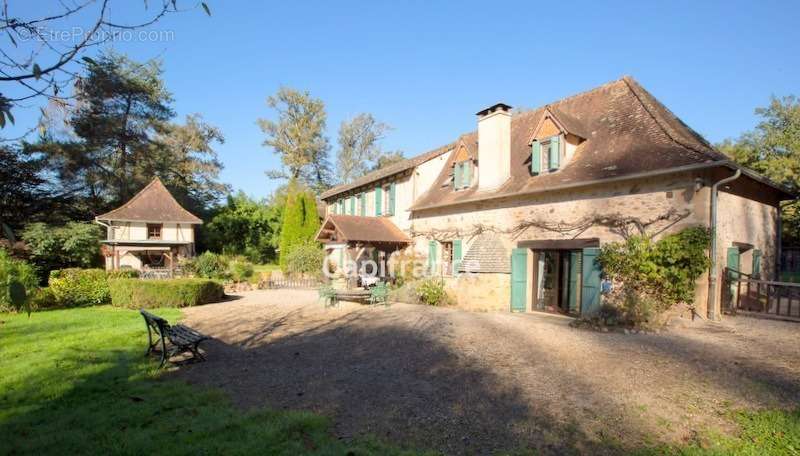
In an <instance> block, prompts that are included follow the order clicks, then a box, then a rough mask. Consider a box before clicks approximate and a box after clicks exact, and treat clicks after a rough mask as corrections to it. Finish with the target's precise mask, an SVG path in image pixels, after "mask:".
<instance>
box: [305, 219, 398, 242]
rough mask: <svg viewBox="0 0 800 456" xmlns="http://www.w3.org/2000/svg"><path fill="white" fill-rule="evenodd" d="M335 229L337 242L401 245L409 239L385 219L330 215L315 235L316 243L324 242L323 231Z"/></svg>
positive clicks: (325, 239)
mask: <svg viewBox="0 0 800 456" xmlns="http://www.w3.org/2000/svg"><path fill="white" fill-rule="evenodd" d="M330 229H335V230H336V231H337V232H338V235H339V236H338V239H337V240H336V241H337V242H376V243H381V242H385V243H403V244H407V243H410V242H411V239H410V238H409V237H408V236H406V234H405V233H403V231H402V230H400V228H398V227H397V226H396V225H395V224H394V223H392V221H391V220H390V219H388V218H386V217H362V216H358V215H334V214H331V215H329V216H328V218H326V219H325V221H324V222H323V223H322V228H320V230H319V232H318V233H317V238H316V239H317V241H321V242H325V241H327V240H328V239H327V238H326V237H325V234H324V233H325V231H326V230H330Z"/></svg>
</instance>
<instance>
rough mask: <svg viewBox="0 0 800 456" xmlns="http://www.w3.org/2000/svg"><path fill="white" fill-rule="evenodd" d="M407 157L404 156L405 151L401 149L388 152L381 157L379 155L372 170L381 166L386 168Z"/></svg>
mask: <svg viewBox="0 0 800 456" xmlns="http://www.w3.org/2000/svg"><path fill="white" fill-rule="evenodd" d="M405 159H406V157H404V156H403V153H402V152H400V151H394V152H386V153H384V154H383V155H381V156H380V157H378V159H377V160H375V165H374V166H373V167H372V169H371V170H370V171H375V170H378V169H381V168H385V167H387V166H389V165H393V164H395V163H398V162H401V161H403V160H405Z"/></svg>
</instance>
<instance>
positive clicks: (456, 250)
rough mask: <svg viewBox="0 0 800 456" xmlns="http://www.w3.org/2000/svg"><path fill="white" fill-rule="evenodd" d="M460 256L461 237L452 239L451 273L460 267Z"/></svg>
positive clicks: (455, 273) (456, 272)
mask: <svg viewBox="0 0 800 456" xmlns="http://www.w3.org/2000/svg"><path fill="white" fill-rule="evenodd" d="M461 258H462V257H461V239H456V240H454V241H453V275H457V274H458V270H459V269H461Z"/></svg>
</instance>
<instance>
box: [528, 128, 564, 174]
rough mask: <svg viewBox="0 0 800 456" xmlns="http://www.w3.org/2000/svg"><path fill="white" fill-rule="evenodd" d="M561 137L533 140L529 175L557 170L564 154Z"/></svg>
mask: <svg viewBox="0 0 800 456" xmlns="http://www.w3.org/2000/svg"><path fill="white" fill-rule="evenodd" d="M563 143H564V141H563V140H562V139H561V135H556V136H550V137H548V138H542V139H537V140H534V141H533V143H532V144H531V147H532V149H533V150H532V151H531V173H532V174H533V175H538V174H542V173H547V172H553V171H556V170H558V168H559V167H560V166H561V161H562V160H561V159H562V156H563V154H564V148H563V147H562V144H563Z"/></svg>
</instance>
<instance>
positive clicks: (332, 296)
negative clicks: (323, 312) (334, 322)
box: [319, 285, 338, 308]
mask: <svg viewBox="0 0 800 456" xmlns="http://www.w3.org/2000/svg"><path fill="white" fill-rule="evenodd" d="M319 299H320V301H322V302H323V304H324V305H325V308H328V307H334V306H336V304H338V302H337V300H336V290H334V289H333V287H332V286H330V285H323V286H321V287H320V288H319Z"/></svg>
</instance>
